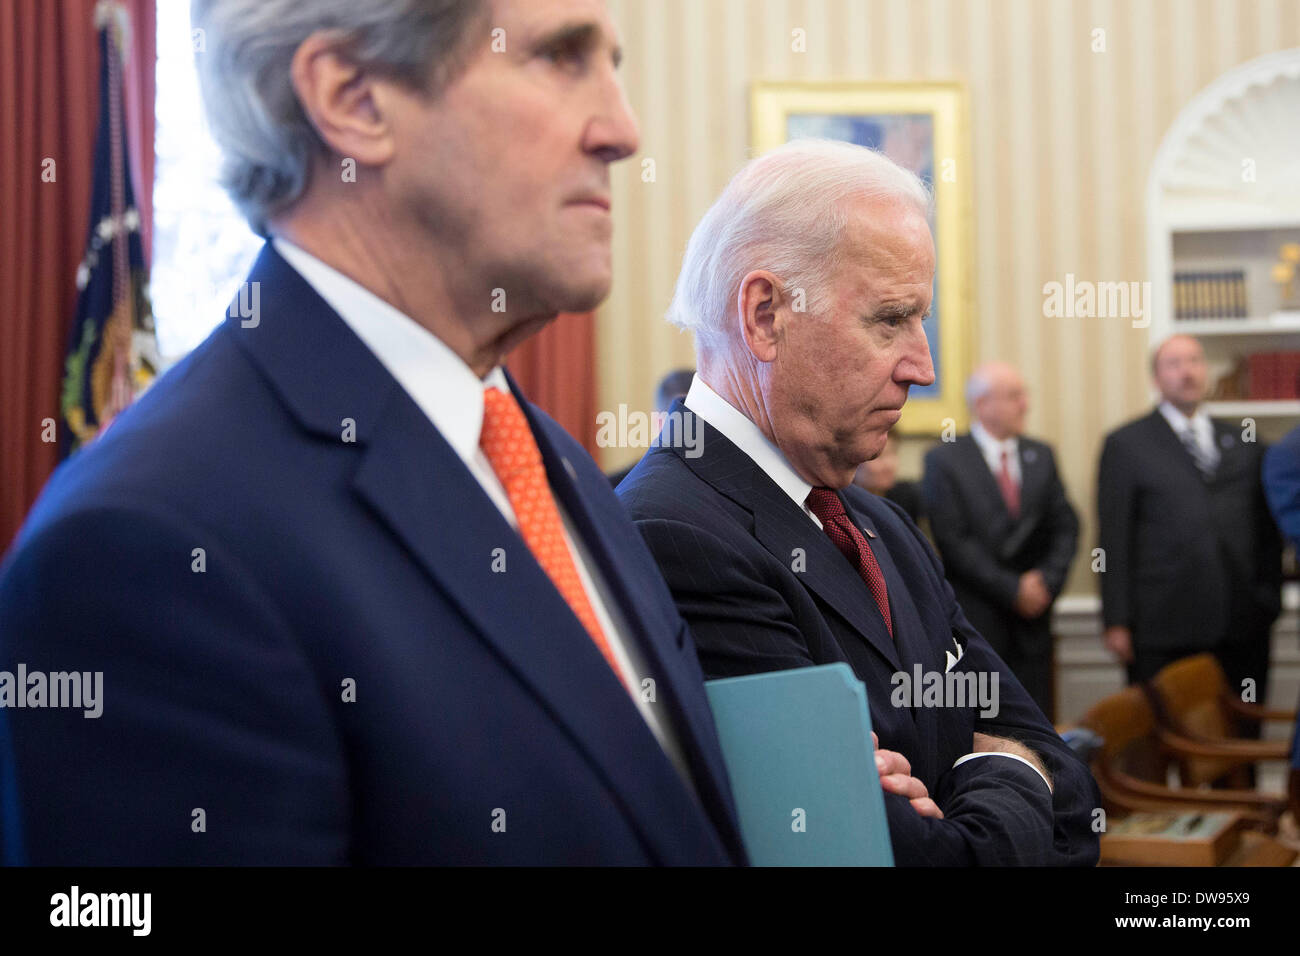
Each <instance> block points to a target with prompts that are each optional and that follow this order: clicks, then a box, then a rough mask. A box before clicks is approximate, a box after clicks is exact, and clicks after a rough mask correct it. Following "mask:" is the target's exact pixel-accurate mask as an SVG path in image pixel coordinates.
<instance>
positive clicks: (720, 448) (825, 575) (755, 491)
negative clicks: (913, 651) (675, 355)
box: [659, 400, 900, 670]
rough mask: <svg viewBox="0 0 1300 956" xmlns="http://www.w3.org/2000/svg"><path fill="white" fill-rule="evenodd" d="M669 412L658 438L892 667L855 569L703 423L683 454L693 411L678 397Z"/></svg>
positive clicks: (893, 656)
mask: <svg viewBox="0 0 1300 956" xmlns="http://www.w3.org/2000/svg"><path fill="white" fill-rule="evenodd" d="M673 411H674V412H681V416H680V417H678V416H675V415H673V414H671V413H670V414H669V416H668V422H667V424H666V425H665V426H664V431H663V433H662V434H661V435H660V438H659V443H660V444H663V445H668V446H670V447H672V449H673V451H674V453H675V454H678V455H680V456H681V458H682V460H683V461H684V462H685V463H686V464H687V466H688V467H689V468H690V469H691V470H692V471H694V472H695V473H696V474H697V475H699V476H700V477H701V478H703V479H704V480H705V481H707V482H708V483H709V484H711V485H712V486H713V487H714V488H715V489H717V490H718V491H719V492H721V493H722V494H724V495H726V496H727V497H728V498H730V499H731V500H732V501H734V502H736V504H738V505H740V506H741V507H743V508H745V509H746V510H747V511H749V512H750V513H751V514H752V515H753V519H754V537H755V538H757V539H758V541H759V543H760V544H762V545H763V547H764V548H766V549H767V550H768V551H769V552H770V553H771V554H772V556H773V557H775V558H776V559H777V560H778V561H780V562H781V563H782V564H784V565H785V566H786V567H795V568H798V567H802V568H803V570H802V571H799V572H797V573H798V575H799V579H800V581H802V582H803V584H804V586H805V587H807V588H808V589H809V590H810V591H812V592H813V593H814V594H816V595H817V596H818V597H820V598H821V599H822V600H823V601H825V602H826V603H827V604H829V605H830V606H831V607H832V608H834V609H835V611H836V612H837V613H838V614H839V615H840V617H842V618H844V620H845V621H847V622H848V623H849V624H850V625H851V626H852V627H853V628H854V629H855V630H856V631H857V632H858V633H859V634H860V635H861V636H862V638H863V639H864V640H865V641H866V642H867V643H868V644H870V645H871V646H872V647H874V648H875V649H876V650H877V651H878V652H879V653H880V654H881V655H882V656H883V657H884V658H885V659H886V660H887V661H889V662H890V664H892V665H893V666H894V668H895V669H896V670H897V669H898V668H899V667H900V664H899V657H898V649H897V648H896V647H895V645H894V641H893V639H892V638H891V637H890V636H889V631H888V630H886V628H885V622H884V618H882V617H881V615H880V611H879V609H878V608H876V606H875V602H874V601H873V600H872V598H871V594H870V592H869V591H868V590H867V588H866V585H865V584H864V582H863V580H862V576H861V575H860V574H858V570H857V568H855V567H854V566H853V565H852V564H850V563H849V562H848V561H847V560H846V559H845V557H844V555H842V554H841V553H840V551H839V549H838V548H836V547H835V544H834V543H833V542H832V541H831V539H830V538H829V537H827V536H826V533H825V532H824V531H822V530H821V529H820V528H818V527H817V525H816V524H814V523H813V522H812V520H811V519H810V518H809V517H808V515H807V514H805V513H804V511H803V509H802V508H800V507H799V506H798V505H797V504H795V503H794V501H793V500H791V498H790V496H789V495H787V494H786V493H785V492H784V491H782V490H781V488H780V487H779V486H778V485H777V484H776V482H774V481H773V480H772V479H771V478H770V477H769V476H768V475H767V473H766V472H764V471H763V469H761V468H760V467H759V466H758V465H757V464H755V462H754V460H753V459H752V458H750V457H749V456H748V455H746V454H745V453H744V452H743V451H741V450H740V449H739V448H738V447H736V445H735V444H733V443H732V442H731V441H730V440H729V439H728V438H727V437H726V436H725V435H723V434H722V433H721V432H720V431H718V430H717V429H715V428H713V427H712V426H711V425H709V423H708V422H702V423H701V424H702V425H703V443H704V449H705V450H704V454H702V455H700V456H699V457H698V458H690V457H687V456H686V455H685V454H684V447H685V443H684V442H683V441H680V440H678V435H677V432H678V429H684V430H685V432H686V434H688V435H689V434H698V433H697V432H694V431H692V429H693V427H694V426H693V424H692V422H691V419H692V418H694V417H695V416H694V413H693V412H692V411H691V410H690V409H688V408H686V406H685V405H684V404H683V403H681V401H680V400H679V401H678V403H677V404H676V405H674V406H673ZM688 416H689V417H688ZM873 533H874V531H873ZM886 586H888V581H886Z"/></svg>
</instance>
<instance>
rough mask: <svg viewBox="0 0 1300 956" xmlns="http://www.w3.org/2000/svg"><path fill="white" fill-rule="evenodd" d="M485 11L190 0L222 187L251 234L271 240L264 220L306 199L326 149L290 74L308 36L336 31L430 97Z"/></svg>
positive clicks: (316, 0)
mask: <svg viewBox="0 0 1300 956" xmlns="http://www.w3.org/2000/svg"><path fill="white" fill-rule="evenodd" d="M486 10H487V8H486V6H485V5H484V4H483V3H482V2H481V0H192V3H191V7H190V17H191V22H192V23H193V25H194V28H195V37H194V46H195V60H196V63H197V65H198V73H199V83H200V87H201V89H202V91H203V102H204V107H205V109H206V112H207V117H208V124H209V126H210V127H211V129H212V135H213V138H214V139H215V140H216V141H217V145H218V146H220V147H221V151H222V154H223V167H222V176H221V179H222V185H224V186H225V187H226V190H227V192H229V193H230V197H231V199H233V200H234V202H235V205H236V206H238V207H239V210H240V211H241V212H242V213H243V214H244V215H245V216H246V217H247V218H248V221H249V224H250V225H251V226H252V227H253V229H254V231H256V232H257V233H259V234H260V235H263V236H265V235H267V219H268V218H269V217H270V216H272V215H273V214H274V213H276V212H277V211H279V210H281V209H283V208H285V207H286V206H288V205H289V204H291V203H292V202H293V201H294V200H296V199H298V197H299V196H301V195H302V193H303V190H305V189H306V188H307V181H308V175H309V173H310V170H311V163H312V159H313V158H314V157H315V156H316V155H317V154H318V153H320V152H323V151H324V149H325V146H324V143H323V142H322V141H321V139H320V137H319V136H318V135H317V133H316V130H315V128H314V127H313V126H312V124H311V122H310V121H309V120H308V119H307V116H306V114H305V113H304V112H303V110H302V107H301V105H300V104H299V102H298V97H297V94H296V93H295V92H294V88H293V83H292V81H291V79H290V76H289V67H290V63H291V61H292V60H293V55H294V51H295V50H297V49H298V47H299V45H301V44H302V42H303V41H304V40H306V39H307V37H309V36H310V35H311V34H313V33H315V32H317V31H319V30H331V31H337V33H338V34H339V36H340V39H341V41H342V42H341V46H342V47H343V48H344V49H345V50H346V51H347V53H348V55H349V56H351V57H352V58H353V59H354V60H355V62H356V63H358V64H359V65H360V66H362V67H364V68H367V69H370V70H373V71H376V72H380V73H383V74H384V75H387V76H390V77H392V78H393V79H395V80H398V81H400V82H403V83H406V84H408V85H409V86H411V87H413V88H417V89H421V90H426V91H428V92H429V93H431V94H432V93H436V92H437V90H438V87H439V85H440V84H442V83H444V82H446V81H447V79H448V78H449V76H450V75H451V73H452V72H453V71H454V70H455V69H456V68H457V67H458V66H459V65H460V59H462V58H463V56H462V55H463V53H464V51H465V47H466V45H467V38H468V36H469V34H470V31H471V27H473V26H474V25H475V24H476V23H477V22H479V21H483V22H484V23H486ZM484 35H485V36H486V33H485V34H484Z"/></svg>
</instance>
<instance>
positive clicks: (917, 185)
mask: <svg viewBox="0 0 1300 956" xmlns="http://www.w3.org/2000/svg"><path fill="white" fill-rule="evenodd" d="M855 199H866V200H869V201H875V202H890V201H892V202H902V203H906V204H909V205H911V206H913V207H915V209H916V210H917V211H918V212H920V213H921V214H922V215H923V216H928V215H929V212H930V208H931V194H930V191H929V189H928V188H927V187H926V185H925V184H924V183H923V182H922V181H921V180H920V179H919V178H918V177H917V176H916V175H915V174H914V173H911V172H909V171H908V170H906V169H904V168H903V167H901V166H899V165H897V164H896V163H894V162H893V161H892V160H890V159H889V158H887V157H886V156H884V155H883V154H881V153H878V152H876V151H874V150H870V149H867V148H865V147H862V146H855V145H853V144H851V143H845V142H840V141H836V140H826V139H797V140H793V141H791V142H789V143H786V144H785V145H783V146H779V147H777V148H776V149H774V150H772V151H771V152H768V153H765V154H764V155H762V156H760V157H758V158H757V159H752V160H750V161H749V162H748V163H746V164H745V165H744V166H743V167H742V168H741V170H740V172H738V173H736V175H735V176H734V177H733V178H732V180H731V182H730V183H728V184H727V188H726V189H724V190H723V191H722V195H721V196H719V197H718V201H717V202H715V203H714V204H713V206H712V207H710V209H709V211H708V212H706V213H705V214H704V218H703V219H701V220H700V224H699V225H698V226H696V227H695V232H694V233H693V234H692V235H691V240H690V242H689V243H688V244H687V246H686V255H685V257H684V258H683V260H682V271H681V274H680V275H679V276H678V277H677V291H676V293H675V294H674V295H673V301H672V304H671V305H670V306H669V308H668V314H667V319H668V321H669V322H671V323H672V324H673V325H676V326H678V327H680V328H683V329H689V330H691V331H692V332H694V333H695V340H696V345H697V347H698V348H699V349H700V350H701V351H706V352H707V351H709V350H712V349H715V348H722V349H725V348H727V347H728V345H729V341H731V339H732V336H734V334H735V332H734V330H733V328H732V326H733V325H734V323H733V322H732V321H731V316H732V314H733V310H734V307H735V302H736V295H737V293H738V291H739V289H740V282H741V280H742V279H743V278H744V277H745V276H746V275H748V274H749V273H750V272H752V271H753V270H755V269H766V270H768V271H770V272H772V273H774V274H775V275H776V276H777V277H778V278H779V279H780V280H781V282H782V283H783V284H784V287H785V289H786V291H787V294H789V295H793V294H794V291H793V290H795V289H802V290H803V291H804V300H805V301H804V305H805V307H806V309H807V311H809V312H812V313H818V312H821V311H822V310H823V308H824V307H825V303H826V298H827V296H828V294H829V292H830V286H831V283H832V281H833V279H834V276H835V273H836V270H837V269H838V268H839V265H840V258H841V249H840V240H841V238H842V237H843V233H844V230H845V227H846V226H847V225H848V222H849V218H850V215H851V214H852V211H853V203H852V200H855Z"/></svg>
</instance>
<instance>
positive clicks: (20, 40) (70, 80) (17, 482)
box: [0, 0, 156, 549]
mask: <svg viewBox="0 0 1300 956" xmlns="http://www.w3.org/2000/svg"><path fill="white" fill-rule="evenodd" d="M154 2H155V0H123V3H124V5H125V6H126V8H127V10H128V12H129V14H130V16H131V25H132V38H131V50H130V59H129V62H128V63H127V64H126V71H125V74H126V88H127V97H126V99H127V123H128V129H129V135H130V147H131V153H132V157H131V158H132V165H133V172H134V174H135V185H136V203H137V205H138V206H139V208H140V214H141V219H142V221H143V222H144V224H145V227H144V241H145V255H146V256H148V255H149V239H150V234H151V228H150V227H151V226H152V221H153V213H152V208H153V204H152V197H153V163H154V151H153V127H154V114H153V102H154V64H155V59H156V49H155V23H156V19H155V8H154ZM95 3H96V0H5V2H3V3H0V142H3V143H4V148H3V151H2V152H0V156H3V160H4V167H3V174H2V175H0V250H3V254H0V302H3V303H4V308H3V309H2V310H0V389H2V391H0V549H4V548H7V547H8V544H9V542H10V541H11V540H12V538H13V536H14V534H15V533H16V532H17V530H18V528H19V527H20V526H21V524H22V520H23V517H24V516H25V515H26V513H27V510H28V508H30V507H31V504H32V502H33V501H34V500H35V499H36V496H37V494H38V493H39V492H40V490H41V488H42V487H43V486H44V484H45V480H46V479H47V478H48V477H49V474H50V472H51V471H52V470H53V468H54V465H55V463H56V461H57V456H58V444H57V442H45V441H42V433H43V432H44V431H45V428H44V425H43V422H44V421H45V420H46V419H53V420H54V421H55V422H58V421H60V412H59V390H60V385H61V381H62V376H63V356H64V350H65V348H66V345H67V339H68V327H69V325H70V324H71V322H72V316H73V311H74V309H75V308H76V302H77V287H76V274H77V265H78V264H79V263H80V262H81V256H82V253H83V252H84V249H85V243H86V230H87V228H88V226H89V223H88V222H87V217H88V215H89V208H90V189H91V175H92V172H91V161H92V158H93V156H94V138H95V122H96V118H97V111H98V105H99V99H98V97H99V50H98V47H97V35H96V32H95V25H94V10H95ZM47 160H53V166H52V167H51V165H50V163H49V162H47ZM51 171H52V181H48V182H47V181H45V180H44V179H43V178H42V173H45V174H46V176H45V178H46V179H48V178H50V175H51Z"/></svg>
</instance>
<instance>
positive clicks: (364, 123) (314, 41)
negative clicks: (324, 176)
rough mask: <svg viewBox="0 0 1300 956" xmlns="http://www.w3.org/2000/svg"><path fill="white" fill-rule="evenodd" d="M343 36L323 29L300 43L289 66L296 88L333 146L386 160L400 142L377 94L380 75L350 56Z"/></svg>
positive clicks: (367, 159) (368, 160)
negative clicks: (343, 47)
mask: <svg viewBox="0 0 1300 956" xmlns="http://www.w3.org/2000/svg"><path fill="white" fill-rule="evenodd" d="M338 39H339V37H338V34H337V33H333V32H331V31H328V30H318V31H317V32H315V33H313V34H312V35H311V36H309V37H307V39H306V40H304V41H303V42H302V43H301V44H300V45H299V46H298V49H297V50H295V51H294V54H293V61H292V62H291V63H290V66H289V76H290V78H291V79H292V81H293V88H294V92H296V93H297V94H298V102H299V103H301V104H302V109H303V112H304V113H306V114H307V119H308V120H310V121H311V124H312V125H313V126H314V127H316V132H317V133H318V134H319V135H320V138H321V139H322V140H324V142H325V145H326V146H327V147H329V149H330V150H331V151H333V152H334V153H337V154H338V155H340V156H345V157H349V158H351V159H354V160H356V162H357V163H358V164H359V165H362V166H382V165H384V164H385V163H387V162H388V161H389V160H390V159H391V158H392V156H393V153H394V151H395V146H396V144H395V142H394V137H393V130H392V126H391V123H390V117H388V116H385V115H384V111H383V110H382V109H381V108H380V103H381V97H379V96H377V95H376V89H375V82H376V79H377V78H376V77H374V76H372V75H371V74H369V73H367V72H366V71H364V70H362V69H361V67H359V66H357V64H356V63H354V62H353V61H352V60H351V59H349V58H348V57H347V56H346V55H345V54H344V53H343V52H342V51H341V50H340V48H339V45H338Z"/></svg>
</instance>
